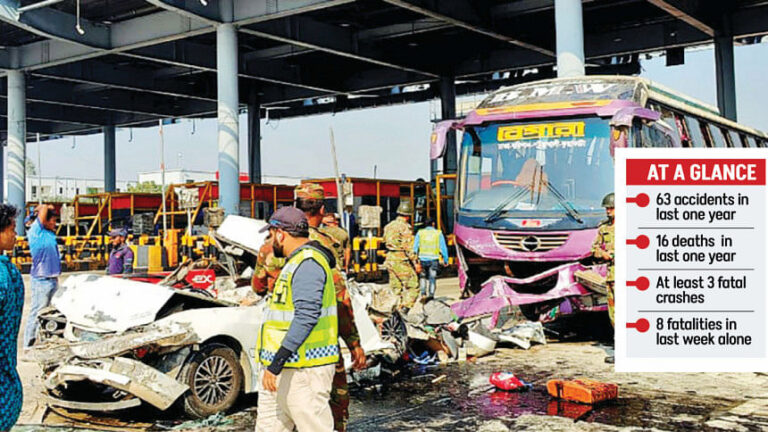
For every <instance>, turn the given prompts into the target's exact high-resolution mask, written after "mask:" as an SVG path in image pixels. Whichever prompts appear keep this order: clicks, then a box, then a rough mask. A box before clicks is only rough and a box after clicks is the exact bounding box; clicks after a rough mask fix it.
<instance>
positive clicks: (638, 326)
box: [627, 318, 651, 333]
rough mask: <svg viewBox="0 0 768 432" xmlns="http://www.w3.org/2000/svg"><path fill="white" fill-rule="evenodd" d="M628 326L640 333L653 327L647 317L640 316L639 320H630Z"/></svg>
mask: <svg viewBox="0 0 768 432" xmlns="http://www.w3.org/2000/svg"><path fill="white" fill-rule="evenodd" d="M627 328H633V329H635V330H637V331H639V332H640V333H645V332H647V331H648V329H650V328H651V323H649V322H648V320H647V319H645V318H640V319H639V320H637V322H633V323H632V322H628V323H627Z"/></svg>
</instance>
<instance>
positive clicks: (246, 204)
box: [153, 181, 294, 267]
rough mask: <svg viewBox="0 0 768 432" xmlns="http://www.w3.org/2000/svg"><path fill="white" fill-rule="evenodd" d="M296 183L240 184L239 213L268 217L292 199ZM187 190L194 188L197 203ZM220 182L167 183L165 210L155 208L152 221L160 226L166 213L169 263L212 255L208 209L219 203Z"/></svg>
mask: <svg viewBox="0 0 768 432" xmlns="http://www.w3.org/2000/svg"><path fill="white" fill-rule="evenodd" d="M293 189H294V187H293V186H289V185H270V184H254V183H241V184H240V215H241V216H246V217H252V218H255V219H267V218H269V216H271V215H272V213H273V212H274V211H275V209H277V208H279V207H282V206H284V205H291V204H292V203H293ZM183 190H185V191H190V190H192V191H194V190H196V192H194V193H192V195H193V196H196V198H195V202H194V203H184V202H183V201H184V199H183V198H182V197H183V196H184V195H188V194H185V193H184V192H183ZM218 200H219V184H218V182H215V181H205V182H196V183H183V184H174V185H170V186H168V189H167V191H166V195H165V206H166V207H165V211H163V209H162V206H159V207H158V208H157V209H156V213H155V216H154V220H153V223H154V225H155V226H157V227H159V228H161V227H162V226H163V217H165V225H166V226H167V227H168V228H167V232H166V233H165V242H163V244H164V247H165V251H166V254H167V257H168V258H167V259H168V262H167V265H168V266H169V267H175V266H176V265H178V264H179V263H181V262H184V260H186V259H193V260H195V259H201V258H213V257H214V255H215V251H216V249H215V247H214V246H213V244H212V243H211V239H210V237H209V236H208V226H207V225H206V223H205V211H206V209H215V208H217V207H218Z"/></svg>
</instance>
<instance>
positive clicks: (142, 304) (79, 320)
mask: <svg viewBox="0 0 768 432" xmlns="http://www.w3.org/2000/svg"><path fill="white" fill-rule="evenodd" d="M174 301H177V302H186V303H196V304H198V306H197V307H220V306H228V305H229V304H228V303H225V302H221V301H218V300H214V299H211V298H207V297H204V296H200V295H195V294H190V293H186V292H184V291H179V290H175V289H173V288H168V287H164V286H160V285H154V284H150V283H145V282H135V281H131V280H127V279H121V278H115V277H110V276H99V275H92V274H90V275H88V274H82V275H73V276H69V277H68V278H66V279H65V280H64V282H63V283H62V284H61V285H60V287H59V289H58V290H56V293H55V294H54V296H53V299H52V300H51V304H52V305H53V306H54V307H55V308H56V309H58V310H59V311H60V312H61V313H62V314H64V316H65V317H66V318H67V321H68V322H69V323H71V324H74V325H76V326H79V327H82V328H85V329H89V330H93V331H97V332H104V333H107V332H116V333H122V332H124V331H126V330H128V329H130V328H133V327H136V326H141V325H145V324H149V323H151V322H153V321H155V320H156V319H157V318H158V315H159V314H160V313H161V312H162V311H164V310H167V309H168V307H170V305H172V303H173V302H174Z"/></svg>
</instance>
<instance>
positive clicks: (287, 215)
mask: <svg viewBox="0 0 768 432" xmlns="http://www.w3.org/2000/svg"><path fill="white" fill-rule="evenodd" d="M270 228H277V229H281V230H283V231H285V232H287V233H288V234H291V235H293V236H296V237H309V222H307V216H306V215H305V214H304V212H303V211H301V210H299V209H297V208H296V207H281V208H279V209H277V211H276V212H275V213H273V214H272V217H271V218H269V225H267V226H265V227H263V228H262V229H261V230H259V232H264V231H267V230H268V229H270Z"/></svg>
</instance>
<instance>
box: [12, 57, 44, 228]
mask: <svg viewBox="0 0 768 432" xmlns="http://www.w3.org/2000/svg"><path fill="white" fill-rule="evenodd" d="M26 142H27V107H26V84H25V77H24V73H23V72H21V71H18V70H9V71H8V166H7V170H6V172H7V173H8V203H9V204H11V205H13V206H15V207H16V208H18V209H19V216H18V217H17V218H16V233H17V234H19V235H24V208H25V205H26V196H25V194H26V170H25V164H26ZM38 169H39V167H38ZM38 193H40V191H38Z"/></svg>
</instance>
